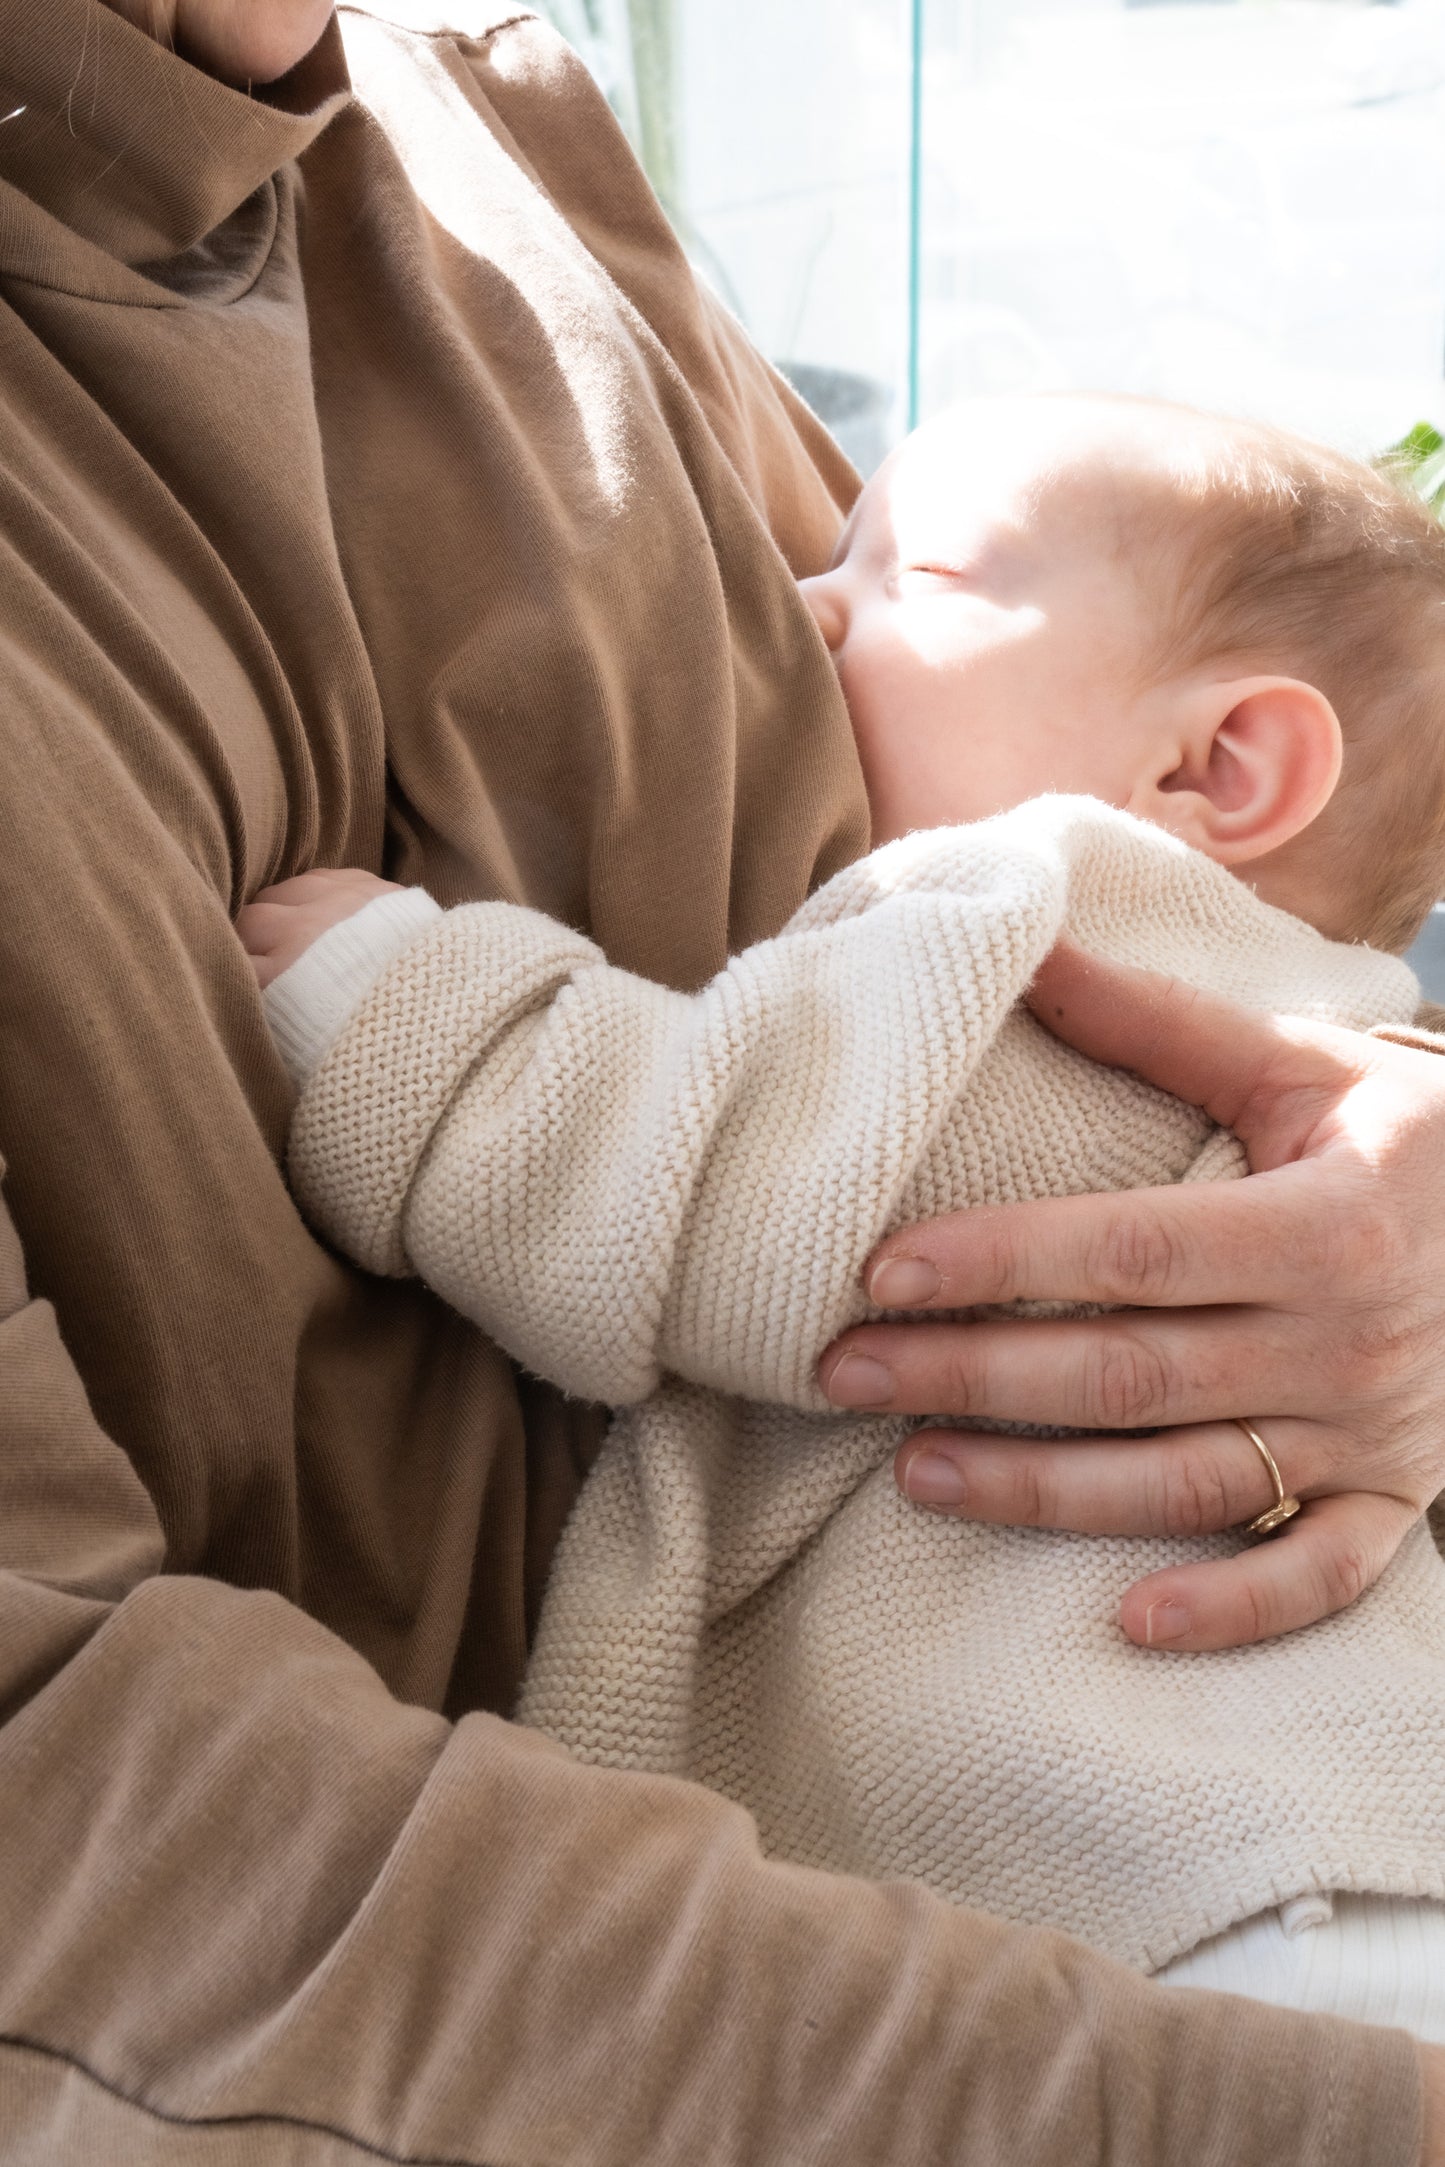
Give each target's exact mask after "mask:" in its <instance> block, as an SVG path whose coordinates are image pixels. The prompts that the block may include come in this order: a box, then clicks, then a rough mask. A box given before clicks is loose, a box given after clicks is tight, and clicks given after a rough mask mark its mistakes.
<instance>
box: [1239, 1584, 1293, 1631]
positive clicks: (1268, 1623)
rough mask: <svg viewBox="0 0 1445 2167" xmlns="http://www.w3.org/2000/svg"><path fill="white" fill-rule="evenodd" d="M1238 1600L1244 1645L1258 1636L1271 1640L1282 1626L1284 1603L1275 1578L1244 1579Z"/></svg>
mask: <svg viewBox="0 0 1445 2167" xmlns="http://www.w3.org/2000/svg"><path fill="white" fill-rule="evenodd" d="M1237 1600H1238V1604H1239V1620H1238V1623H1239V1641H1240V1644H1241V1645H1246V1644H1248V1643H1249V1642H1252V1641H1256V1640H1272V1639H1273V1638H1274V1637H1275V1635H1276V1634H1277V1633H1279V1632H1281V1631H1282V1630H1283V1627H1284V1614H1283V1605H1282V1603H1281V1600H1280V1595H1279V1591H1278V1590H1277V1589H1276V1587H1275V1585H1274V1583H1273V1581H1271V1580H1255V1579H1247V1580H1245V1581H1243V1582H1242V1583H1241V1585H1240V1587H1239V1589H1238V1591H1237Z"/></svg>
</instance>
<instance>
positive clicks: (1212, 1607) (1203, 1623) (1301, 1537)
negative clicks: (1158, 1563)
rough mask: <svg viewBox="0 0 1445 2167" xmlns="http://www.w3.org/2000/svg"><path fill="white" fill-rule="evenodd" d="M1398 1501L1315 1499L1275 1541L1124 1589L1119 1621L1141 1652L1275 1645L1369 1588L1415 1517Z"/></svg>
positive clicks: (1363, 1496)
mask: <svg viewBox="0 0 1445 2167" xmlns="http://www.w3.org/2000/svg"><path fill="white" fill-rule="evenodd" d="M1417 1517H1418V1516H1417V1514H1416V1513H1415V1511H1414V1509H1413V1507H1411V1506H1410V1505H1408V1504H1406V1503H1404V1502H1403V1500H1401V1499H1400V1498H1397V1497H1379V1496H1376V1495H1374V1494H1373V1493H1366V1492H1362V1491H1349V1492H1340V1493H1337V1494H1336V1495H1335V1496H1333V1497H1321V1498H1317V1499H1316V1500H1315V1501H1314V1503H1313V1504H1309V1505H1306V1506H1305V1507H1304V1509H1303V1511H1302V1512H1301V1513H1300V1514H1299V1516H1298V1518H1297V1519H1294V1520H1291V1521H1290V1523H1289V1525H1288V1527H1287V1528H1286V1530H1285V1532H1284V1533H1283V1534H1282V1535H1276V1536H1273V1537H1272V1538H1271V1539H1270V1540H1269V1541H1267V1542H1262V1543H1256V1544H1253V1545H1252V1546H1251V1547H1250V1548H1249V1549H1247V1550H1242V1551H1241V1552H1240V1554H1239V1555H1238V1556H1237V1557H1232V1558H1215V1559H1212V1560H1210V1561H1209V1562H1207V1563H1205V1564H1200V1565H1171V1566H1166V1567H1165V1569H1164V1570H1163V1571H1162V1572H1157V1573H1150V1574H1149V1576H1148V1578H1147V1579H1145V1580H1140V1581H1137V1582H1136V1583H1135V1585H1134V1586H1133V1587H1132V1588H1130V1589H1129V1591H1128V1593H1127V1594H1126V1595H1125V1597H1124V1599H1123V1601H1122V1602H1121V1603H1120V1605H1119V1623H1120V1625H1121V1626H1122V1627H1123V1629H1124V1631H1125V1632H1126V1633H1127V1634H1128V1636H1129V1638H1130V1640H1132V1641H1136V1642H1137V1643H1138V1644H1139V1646H1140V1647H1145V1648H1161V1649H1163V1648H1168V1649H1178V1650H1180V1651H1188V1650H1191V1649H1203V1648H1240V1647H1245V1646H1247V1645H1248V1644H1249V1643H1250V1642H1252V1641H1256V1640H1273V1639H1275V1638H1277V1637H1278V1636H1279V1635H1280V1634H1281V1633H1293V1632H1296V1631H1297V1630H1298V1629H1299V1627H1300V1626H1302V1625H1313V1624H1314V1623H1315V1621H1316V1620H1317V1619H1319V1618H1327V1617H1329V1616H1330V1615H1331V1614H1332V1613H1333V1612H1335V1611H1337V1610H1343V1609H1345V1608H1346V1606H1347V1605H1348V1604H1350V1603H1352V1602H1354V1601H1355V1599H1356V1597H1357V1596H1359V1595H1362V1594H1363V1593H1364V1591H1365V1589H1366V1588H1368V1587H1371V1586H1372V1585H1373V1584H1374V1582H1375V1581H1376V1580H1378V1579H1379V1577H1380V1574H1381V1573H1382V1572H1383V1571H1384V1569H1385V1567H1386V1566H1387V1565H1388V1564H1389V1562H1390V1560H1391V1558H1392V1557H1393V1556H1394V1554H1395V1552H1396V1551H1397V1550H1398V1549H1399V1547H1400V1544H1401V1543H1402V1542H1403V1541H1404V1539H1405V1536H1406V1534H1407V1533H1408V1531H1409V1529H1410V1527H1411V1525H1412V1523H1413V1522H1414V1520H1415V1519H1416V1518H1417Z"/></svg>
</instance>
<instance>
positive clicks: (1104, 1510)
mask: <svg viewBox="0 0 1445 2167" xmlns="http://www.w3.org/2000/svg"><path fill="white" fill-rule="evenodd" d="M1255 1426H1256V1427H1257V1428H1259V1429H1260V1434H1261V1436H1262V1437H1264V1439H1265V1442H1266V1443H1267V1444H1268V1446H1269V1449H1270V1451H1271V1453H1272V1454H1273V1455H1274V1458H1275V1460H1276V1462H1277V1463H1278V1466H1279V1469H1280V1473H1281V1476H1282V1478H1283V1481H1284V1485H1285V1489H1286V1491H1287V1492H1289V1493H1290V1494H1292V1495H1294V1496H1297V1497H1311V1496H1315V1495H1318V1494H1319V1493H1320V1492H1321V1491H1322V1490H1325V1489H1327V1488H1328V1487H1329V1485H1330V1482H1331V1479H1332V1473H1333V1470H1334V1468H1335V1467H1336V1465H1337V1464H1338V1448H1339V1444H1340V1441H1339V1440H1337V1439H1336V1437H1335V1436H1334V1434H1333V1433H1332V1432H1330V1431H1329V1430H1327V1429H1326V1428H1325V1427H1324V1426H1323V1425H1322V1424H1320V1423H1315V1422H1301V1421H1296V1420H1293V1419H1289V1418H1285V1417H1283V1416H1279V1417H1274V1418H1272V1419H1270V1420H1268V1421H1267V1422H1265V1423H1264V1424H1263V1426H1260V1425H1259V1424H1256V1425H1255ZM894 1475H895V1479H896V1480H897V1482H898V1486H899V1488H900V1489H901V1490H902V1491H903V1494H904V1496H905V1497H907V1498H909V1499H910V1500H911V1501H912V1502H913V1503H914V1504H917V1505H925V1506H929V1507H931V1508H932V1509H933V1510H934V1511H936V1512H947V1513H950V1514H952V1515H953V1516H954V1517H955V1518H958V1519H964V1520H982V1521H989V1522H993V1523H995V1524H998V1525H1002V1526H1006V1527H1053V1528H1064V1529H1067V1530H1069V1531H1070V1532H1072V1533H1074V1534H1077V1535H1208V1534H1216V1533H1218V1532H1219V1530H1220V1529H1222V1528H1231V1527H1242V1526H1244V1524H1245V1523H1246V1522H1247V1521H1249V1520H1252V1519H1253V1518H1254V1517H1255V1515H1256V1514H1258V1513H1261V1512H1263V1511H1264V1510H1265V1508H1266V1507H1267V1506H1269V1505H1272V1504H1273V1503H1274V1485H1273V1483H1272V1482H1271V1480H1270V1477H1269V1474H1268V1471H1267V1470H1266V1468H1265V1465H1264V1462H1263V1460H1262V1459H1261V1457H1260V1455H1259V1453H1258V1452H1257V1451H1256V1450H1255V1448H1254V1446H1253V1445H1252V1444H1251V1443H1250V1441H1249V1439H1248V1438H1247V1437H1246V1436H1245V1435H1244V1433H1243V1431H1242V1430H1238V1429H1236V1428H1235V1426H1234V1424H1233V1423H1232V1422H1201V1423H1191V1424H1189V1425H1187V1426H1186V1427H1184V1428H1182V1429H1176V1430H1169V1431H1166V1432H1165V1433H1163V1434H1162V1435H1160V1436H1158V1437H1133V1438H1128V1437H1079V1438H1063V1439H1058V1438H1049V1439H1044V1438H1034V1437H997V1436H991V1435H988V1434H986V1433H982V1432H979V1431H976V1430H975V1431H968V1430H943V1429H926V1430H916V1431H915V1432H914V1433H913V1435H912V1436H911V1437H908V1438H906V1439H905V1440H904V1442H903V1444H902V1445H900V1446H899V1448H898V1452H897V1455H896V1457H895V1460H894Z"/></svg>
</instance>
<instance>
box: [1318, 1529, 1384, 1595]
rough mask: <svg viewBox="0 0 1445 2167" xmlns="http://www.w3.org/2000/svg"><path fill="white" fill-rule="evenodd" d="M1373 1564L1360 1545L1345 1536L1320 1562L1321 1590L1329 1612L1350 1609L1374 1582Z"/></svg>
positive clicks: (1363, 1546) (1365, 1549)
mask: <svg viewBox="0 0 1445 2167" xmlns="http://www.w3.org/2000/svg"><path fill="white" fill-rule="evenodd" d="M1374 1577H1375V1574H1374V1562H1373V1560H1372V1558H1371V1556H1370V1553H1369V1551H1368V1549H1367V1548H1366V1547H1365V1545H1364V1544H1363V1543H1361V1542H1358V1541H1355V1540H1353V1539H1351V1538H1350V1537H1348V1536H1345V1537H1342V1538H1341V1540H1340V1541H1339V1542H1338V1543H1336V1545H1335V1546H1334V1548H1333V1549H1331V1550H1328V1551H1326V1552H1325V1554H1324V1555H1323V1557H1322V1558H1321V1559H1320V1562H1319V1591H1320V1597H1321V1602H1322V1605H1323V1608H1324V1609H1325V1610H1326V1611H1336V1610H1347V1609H1348V1608H1349V1606H1350V1604H1351V1603H1353V1602H1356V1601H1357V1600H1358V1599H1359V1597H1360V1596H1361V1595H1363V1594H1364V1592H1365V1590H1366V1588H1367V1587H1369V1585H1370V1583H1371V1581H1372V1580H1373V1579H1374Z"/></svg>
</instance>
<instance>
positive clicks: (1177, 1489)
mask: <svg viewBox="0 0 1445 2167" xmlns="http://www.w3.org/2000/svg"><path fill="white" fill-rule="evenodd" d="M1235 1518H1237V1513H1236V1511H1235V1508H1234V1503H1233V1500H1232V1498H1231V1495H1230V1487H1229V1482H1228V1479H1227V1477H1226V1475H1225V1473H1224V1470H1223V1468H1222V1467H1221V1466H1220V1464H1219V1461H1218V1459H1217V1457H1216V1456H1215V1455H1213V1454H1211V1453H1210V1452H1208V1451H1206V1450H1204V1449H1203V1448H1202V1447H1194V1446H1190V1447H1188V1448H1186V1449H1184V1450H1182V1451H1180V1452H1179V1453H1178V1455H1177V1456H1176V1458H1175V1459H1174V1461H1173V1463H1172V1465H1171V1466H1170V1468H1169V1471H1168V1474H1167V1477H1166V1480H1165V1488H1164V1526H1165V1532H1166V1533H1167V1534H1170V1535H1213V1534H1216V1533H1217V1532H1218V1531H1219V1529H1220V1528H1224V1527H1228V1526H1230V1525H1231V1523H1232V1521H1233V1520H1234V1519H1235Z"/></svg>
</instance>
